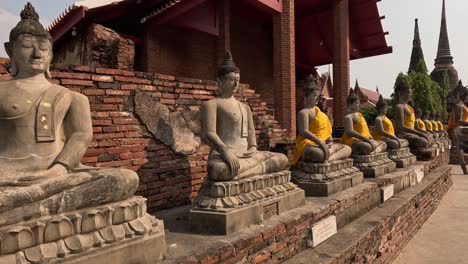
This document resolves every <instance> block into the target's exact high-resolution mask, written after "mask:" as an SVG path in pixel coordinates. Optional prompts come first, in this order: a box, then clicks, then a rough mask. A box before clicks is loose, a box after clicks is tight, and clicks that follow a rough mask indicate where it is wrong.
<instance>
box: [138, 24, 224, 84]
mask: <svg viewBox="0 0 468 264" xmlns="http://www.w3.org/2000/svg"><path fill="white" fill-rule="evenodd" d="M146 27H148V28H147V30H145V32H146V35H145V40H144V41H145V47H146V48H145V49H146V51H145V52H142V54H141V56H143V57H144V58H140V59H141V60H143V61H146V63H145V64H146V65H144V66H143V69H144V70H145V71H147V72H157V73H162V74H170V75H175V76H181V77H190V78H198V79H208V80H212V79H214V78H215V76H216V68H217V65H218V64H217V54H216V53H217V49H216V47H217V39H216V38H215V37H213V36H209V35H207V34H202V33H200V32H196V31H193V30H188V29H183V28H178V27H175V26H170V25H164V26H160V25H159V26H158V25H154V24H152V23H149V24H148V25H147V26H146Z"/></svg>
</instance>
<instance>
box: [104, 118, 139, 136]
mask: <svg viewBox="0 0 468 264" xmlns="http://www.w3.org/2000/svg"><path fill="white" fill-rule="evenodd" d="M109 121H110V120H109ZM138 130H140V127H139V126H132V125H121V126H110V127H105V128H103V131H104V133H108V132H125V131H138Z"/></svg>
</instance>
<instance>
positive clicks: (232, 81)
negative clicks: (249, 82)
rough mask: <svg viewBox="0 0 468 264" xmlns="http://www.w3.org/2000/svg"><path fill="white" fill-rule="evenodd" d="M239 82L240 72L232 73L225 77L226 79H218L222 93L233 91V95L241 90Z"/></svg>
mask: <svg viewBox="0 0 468 264" xmlns="http://www.w3.org/2000/svg"><path fill="white" fill-rule="evenodd" d="M239 80H240V74H239V73H238V72H230V73H228V74H226V75H224V77H221V78H218V83H219V87H220V88H221V93H223V92H227V91H232V92H233V93H236V92H237V91H238V90H239Z"/></svg>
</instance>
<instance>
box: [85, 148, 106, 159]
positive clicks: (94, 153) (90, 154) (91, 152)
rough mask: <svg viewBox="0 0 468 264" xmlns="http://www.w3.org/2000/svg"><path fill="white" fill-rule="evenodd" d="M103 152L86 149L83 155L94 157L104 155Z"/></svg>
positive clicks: (101, 150)
mask: <svg viewBox="0 0 468 264" xmlns="http://www.w3.org/2000/svg"><path fill="white" fill-rule="evenodd" d="M104 152H105V150H103V149H88V150H87V151H86V153H85V155H84V156H85V157H94V156H97V155H100V154H102V153H104Z"/></svg>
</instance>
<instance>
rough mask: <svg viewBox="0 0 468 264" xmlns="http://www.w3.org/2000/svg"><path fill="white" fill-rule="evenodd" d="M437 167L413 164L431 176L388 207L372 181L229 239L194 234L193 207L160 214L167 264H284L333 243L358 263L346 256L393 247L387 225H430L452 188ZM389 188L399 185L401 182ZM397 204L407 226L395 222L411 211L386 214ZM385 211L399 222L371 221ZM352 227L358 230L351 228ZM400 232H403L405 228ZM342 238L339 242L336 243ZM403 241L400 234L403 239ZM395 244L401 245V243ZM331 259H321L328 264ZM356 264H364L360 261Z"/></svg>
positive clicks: (312, 199)
mask: <svg viewBox="0 0 468 264" xmlns="http://www.w3.org/2000/svg"><path fill="white" fill-rule="evenodd" d="M437 162H439V160H435V161H432V162H421V163H418V164H416V165H413V166H421V167H420V168H422V167H423V168H424V173H425V174H426V175H425V176H424V177H423V179H422V181H421V182H420V183H419V184H417V185H414V186H411V187H409V188H408V189H406V190H401V191H400V193H398V194H397V195H395V196H394V197H395V198H391V199H389V200H387V201H386V202H385V203H383V204H382V202H381V201H382V195H383V193H382V192H381V186H379V185H380V184H377V183H376V182H366V181H367V180H378V179H379V178H376V179H366V180H365V182H364V183H362V184H359V185H357V186H354V187H351V188H349V189H347V190H344V191H342V192H339V193H336V194H333V195H330V196H328V197H306V198H305V205H304V206H301V207H298V208H296V209H292V210H289V211H287V212H285V213H282V214H280V215H274V216H272V217H271V218H269V219H267V220H265V221H263V222H262V223H261V224H257V225H251V226H250V227H248V228H244V229H242V230H239V231H236V232H233V233H231V234H229V235H204V234H199V233H193V232H192V231H190V225H189V211H190V207H189V206H185V207H179V208H174V209H170V210H164V211H158V212H157V213H156V216H157V217H158V218H159V219H163V220H164V222H165V227H166V242H167V245H168V250H167V254H166V258H165V260H164V261H163V262H162V263H166V264H167V263H171V264H172V263H281V262H284V261H286V260H287V259H289V258H291V257H294V256H295V255H297V254H299V253H300V252H302V251H304V250H306V249H308V248H310V247H313V248H314V249H313V250H315V249H320V248H321V247H322V246H323V245H326V244H328V243H329V241H337V244H333V246H332V247H330V248H328V249H327V250H329V254H333V256H335V254H336V257H337V258H339V259H340V260H341V259H345V260H346V261H341V262H338V263H350V262H351V263H354V262H353V261H352V259H349V258H345V257H346V256H348V257H350V256H351V257H352V254H357V255H358V256H359V257H360V256H361V255H362V254H367V253H369V254H374V253H375V250H376V246H375V245H378V246H379V249H380V248H382V247H386V246H387V244H385V243H384V242H385V241H387V240H388V239H389V238H388V236H387V233H386V232H390V231H389V230H393V229H391V228H388V229H387V227H386V226H382V225H386V223H387V222H390V223H398V226H399V227H402V226H403V227H405V228H412V227H413V226H416V225H415V224H413V222H414V221H415V222H417V223H418V224H422V222H424V220H425V218H424V217H426V216H427V215H428V214H430V212H432V211H430V210H433V209H434V206H436V205H437V201H438V199H440V197H441V196H443V194H444V193H445V189H444V188H446V187H447V188H448V187H449V185H451V178H450V174H449V170H448V169H447V167H446V166H440V165H438V168H437V169H434V167H433V166H432V163H437ZM406 170H411V169H406ZM426 170H427V171H426ZM434 170H435V171H434ZM402 178H403V177H402ZM388 183H393V184H395V182H388ZM382 186H383V185H382ZM395 186H396V184H395ZM396 189H397V188H396ZM410 196H411V197H413V198H411V199H410V200H411V202H410V203H408V202H407V199H409V197H410ZM415 196H416V197H415ZM417 201H420V202H421V205H419V204H418V205H417V206H415V203H416V202H417ZM394 203H396V204H397V207H398V208H401V207H400V206H405V208H406V207H407V208H409V209H410V210H409V211H408V212H409V213H408V214H406V215H404V216H402V218H401V219H402V220H401V221H397V222H395V219H397V218H398V217H399V216H400V214H401V213H403V212H406V211H405V210H397V209H391V210H392V211H391V212H390V211H388V210H390V209H388V210H387V209H385V208H387V207H386V205H387V204H394ZM392 206H393V205H392ZM381 208H384V210H383V211H384V212H385V214H386V215H387V216H388V217H390V219H393V220H392V221H390V220H388V221H387V220H385V221H387V222H383V220H380V218H379V219H375V218H367V216H368V215H373V212H375V211H376V210H382V209H381ZM392 208H393V207H392ZM392 215H393V216H394V217H393V216H392ZM361 219H365V221H364V222H363V223H361V222H360V223H361V224H359V226H358V227H362V225H363V224H365V225H364V226H365V227H366V228H365V230H364V231H366V232H368V233H361V231H362V230H363V229H361V228H359V229H358V228H357V227H356V226H353V225H354V223H357V222H358V221H361ZM366 223H367V224H366ZM369 224H372V226H373V225H379V226H377V229H369V230H368V229H367V228H368V227H369ZM350 226H352V228H348V227H350ZM372 226H371V227H372ZM345 230H346V231H345ZM397 230H401V228H400V229H397ZM336 232H337V233H336ZM343 232H345V233H343ZM369 232H372V233H369ZM392 232H394V231H392ZM413 233H414V231H413V230H411V232H408V234H406V233H405V235H407V236H405V238H408V237H409V236H410V235H412V234H413ZM363 234H364V235H363ZM368 234H371V235H368ZM365 235H368V236H365ZM338 236H339V239H336V238H337V237H338ZM400 236H401V235H398V237H400ZM392 237H396V234H394V233H392ZM345 238H346V239H345ZM354 239H356V240H354ZM361 239H364V240H361ZM386 239H387V240H386ZM394 240H395V243H398V242H400V241H401V240H396V239H394ZM339 241H342V243H340V242H339ZM360 241H362V242H363V243H361V244H358V245H359V246H360V247H361V248H359V249H358V251H352V252H351V253H349V252H346V254H347V255H346V254H345V253H343V254H345V255H343V256H341V255H340V254H341V253H339V252H342V251H343V250H345V249H347V248H350V249H352V250H354V249H356V248H357V247H358V246H357V245H356V243H359V242H360ZM391 243H393V240H392V241H391ZM383 244H385V246H383ZM348 246H349V247H348ZM313 250H307V251H306V252H309V251H313ZM321 252H323V251H321ZM336 252H338V253H336ZM356 252H357V253H356ZM329 254H328V253H326V254H325V255H319V256H321V257H323V259H324V260H327V259H328V257H329V256H330V255H329ZM359 254H361V255H359ZM301 256H302V255H301ZM332 258H333V257H332ZM293 260H294V261H295V260H297V259H296V258H293V259H292V260H291V261H292V262H290V263H301V262H294V261H293ZM335 260H336V259H335ZM358 260H359V259H358ZM311 261H313V262H311V263H316V262H314V261H315V260H314V259H313V258H311ZM356 262H357V263H359V261H356ZM305 263H308V262H305ZM317 263H320V262H317Z"/></svg>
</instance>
